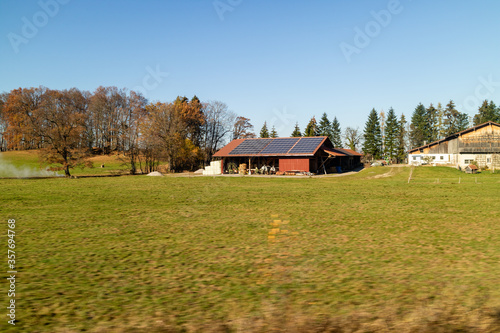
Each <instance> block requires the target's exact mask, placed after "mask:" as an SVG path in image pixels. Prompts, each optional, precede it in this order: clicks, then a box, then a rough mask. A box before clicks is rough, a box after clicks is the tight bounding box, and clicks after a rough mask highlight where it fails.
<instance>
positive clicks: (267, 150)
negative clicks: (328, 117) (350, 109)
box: [213, 136, 362, 157]
mask: <svg viewBox="0 0 500 333" xmlns="http://www.w3.org/2000/svg"><path fill="white" fill-rule="evenodd" d="M319 149H322V150H323V151H325V152H326V153H328V154H330V155H332V156H362V155H361V154H360V153H357V152H355V151H354V150H351V149H342V148H333V144H332V143H331V141H330V139H328V137H327V136H314V137H298V138H297V137H292V138H249V139H236V140H233V141H231V142H230V143H229V144H228V145H226V146H225V147H223V148H222V149H220V150H219V151H218V152H217V153H215V154H214V155H213V156H214V157H244V156H314V155H315V154H316V153H317V152H318V150H319Z"/></svg>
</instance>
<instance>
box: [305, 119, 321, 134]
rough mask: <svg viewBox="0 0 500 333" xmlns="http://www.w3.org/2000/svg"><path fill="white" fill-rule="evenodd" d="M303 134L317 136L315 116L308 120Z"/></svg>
mask: <svg viewBox="0 0 500 333" xmlns="http://www.w3.org/2000/svg"><path fill="white" fill-rule="evenodd" d="M304 136H318V125H317V123H316V118H315V117H312V118H311V120H309V123H308V124H307V126H306V129H305V131H304Z"/></svg>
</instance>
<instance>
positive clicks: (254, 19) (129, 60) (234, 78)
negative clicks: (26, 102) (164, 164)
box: [0, 0, 500, 136]
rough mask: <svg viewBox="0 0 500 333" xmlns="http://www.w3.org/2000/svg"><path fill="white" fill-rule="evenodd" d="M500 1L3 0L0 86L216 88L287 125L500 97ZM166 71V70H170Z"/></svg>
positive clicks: (156, 94) (247, 112)
mask: <svg viewBox="0 0 500 333" xmlns="http://www.w3.org/2000/svg"><path fill="white" fill-rule="evenodd" d="M499 13H500V2H499V1H496V0H485V1H475V2H472V1H439V2H438V1H430V0H413V1H412V0H400V1H397V0H390V1H387V0H383V1H378V0H372V1H367V0H365V1H363V0H361V1H345V0H342V1H341V0H316V1H309V0H303V1H295V0H287V1H284V0H282V1H278V0H276V1H269V0H267V1H264V0H215V1H214V0H189V1H188V0H182V1H181V0H178V1H168V0H166V1H161V0H142V1H132V0H121V1H111V0H85V1H84V0H40V1H33V0H23V1H18V0H1V1H0V92H2V91H10V90H12V89H15V88H18V87H37V86H40V85H43V86H46V87H48V88H52V89H68V88H72V87H77V88H79V89H82V90H89V91H94V90H95V89H96V88H97V87H98V86H100V85H103V86H117V87H118V88H127V89H134V90H141V91H142V92H144V94H145V95H146V97H147V98H148V99H149V100H150V101H164V102H167V101H172V100H173V99H175V97H176V96H178V95H183V96H187V97H189V98H191V97H192V96H193V95H195V94H196V95H197V96H198V97H199V98H200V99H201V100H202V101H208V100H220V101H223V102H225V103H226V104H227V105H228V106H229V108H230V109H231V110H232V111H234V112H235V113H236V114H238V115H242V116H245V117H248V118H250V119H251V122H252V123H253V125H254V126H255V131H256V132H258V131H259V130H260V128H261V126H262V124H263V123H264V121H267V122H268V124H269V123H273V124H274V125H275V126H276V128H277V129H278V133H279V135H280V136H289V135H290V133H291V132H292V130H293V127H294V125H295V122H296V121H298V122H299V125H300V127H301V129H302V130H303V129H304V128H305V126H306V124H307V122H308V120H309V119H310V118H311V117H312V116H316V118H317V119H319V117H320V116H321V114H322V113H323V112H326V113H327V114H328V115H329V117H330V118H333V117H334V116H336V117H337V118H338V120H339V121H340V124H341V126H342V128H345V127H347V126H351V127H357V126H359V127H360V128H363V127H364V123H365V121H366V119H367V117H368V113H369V112H370V110H371V109H372V108H375V109H377V110H378V111H380V110H382V109H383V110H385V111H387V110H388V109H389V108H390V107H391V106H392V107H393V108H394V110H395V111H396V113H397V114H398V115H400V114H402V113H404V114H405V115H406V116H407V119H408V118H409V117H410V116H411V113H412V112H413V110H414V109H415V107H416V106H417V104H418V103H420V102H421V103H423V104H424V105H425V106H428V105H429V104H430V103H434V104H437V103H438V102H441V103H443V104H446V103H447V102H448V101H449V100H450V99H453V100H454V101H455V103H456V104H457V105H458V109H459V111H462V112H467V113H469V114H470V115H473V114H475V113H476V111H477V103H478V102H479V101H480V100H484V99H489V100H493V101H495V102H496V103H497V104H500V66H499V63H500V40H499V39H500V35H499V32H500V20H499ZM167 73H168V74H167Z"/></svg>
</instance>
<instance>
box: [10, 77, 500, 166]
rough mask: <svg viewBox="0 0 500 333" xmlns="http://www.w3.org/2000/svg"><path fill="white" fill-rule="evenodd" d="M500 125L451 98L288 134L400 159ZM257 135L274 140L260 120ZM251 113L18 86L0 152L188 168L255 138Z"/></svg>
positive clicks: (193, 102) (56, 160) (324, 120)
mask: <svg viewBox="0 0 500 333" xmlns="http://www.w3.org/2000/svg"><path fill="white" fill-rule="evenodd" d="M487 121H494V122H500V108H498V107H497V106H496V105H495V103H493V101H488V100H485V101H484V102H483V103H482V105H481V106H480V107H479V109H478V113H477V114H476V115H475V116H474V117H469V116H468V115H467V114H465V113H461V112H459V111H458V110H457V109H456V106H455V104H454V102H453V101H450V102H449V103H448V104H447V105H446V106H445V107H444V108H443V107H442V106H441V103H438V104H437V106H436V107H434V105H433V104H431V105H429V107H427V108H426V107H425V106H424V105H422V104H421V103H420V104H419V105H417V107H416V108H415V110H414V111H413V114H412V117H411V121H410V123H407V121H406V118H405V115H404V114H402V115H401V116H400V117H399V118H398V116H397V115H396V114H395V112H394V110H393V109H392V108H390V109H389V111H388V112H387V115H386V114H385V112H384V111H381V112H377V111H376V110H375V109H372V110H371V112H370V113H369V115H368V119H367V121H366V123H365V127H364V130H363V131H361V130H360V129H359V128H354V127H346V128H345V129H344V131H342V128H341V126H340V123H339V121H338V120H337V117H334V118H333V119H332V120H330V119H329V118H328V115H327V114H326V113H323V115H322V117H321V119H320V121H319V122H317V121H316V118H315V117H312V118H311V119H310V121H309V122H308V124H307V125H306V127H305V129H304V132H303V133H302V132H301V130H300V128H299V124H298V123H296V124H295V128H294V130H293V132H292V133H291V134H290V136H291V137H302V136H305V137H311V136H328V137H329V138H330V140H331V141H332V143H333V145H334V146H335V147H338V148H343V147H346V148H350V149H353V150H355V151H358V150H360V149H362V151H363V153H364V155H365V157H367V159H378V158H386V159H389V160H392V161H394V162H403V161H404V160H405V158H406V152H407V151H408V150H409V149H411V148H414V147H419V146H422V145H424V144H425V143H430V142H432V141H436V140H439V139H441V138H444V137H446V136H449V135H451V134H453V133H456V132H459V131H462V130H464V129H466V128H468V127H470V126H472V125H478V124H481V123H484V122H487ZM259 134H260V137H261V138H268V137H272V138H275V137H278V133H277V131H276V129H275V127H274V126H273V127H272V128H271V129H270V130H269V129H268V127H267V122H264V125H263V126H262V128H261V130H260V133H259ZM255 137H256V134H255V133H254V132H253V125H252V124H251V122H250V119H249V118H246V117H243V116H237V115H236V114H235V113H234V112H232V111H230V110H229V109H228V107H227V105H226V104H225V103H223V102H220V101H208V102H202V101H200V100H199V99H198V97H196V96H193V97H192V98H191V99H188V98H187V97H182V96H178V97H177V98H176V99H175V100H174V101H172V102H156V103H151V102H149V101H148V100H147V99H146V98H144V97H143V96H142V95H141V94H140V93H137V92H134V91H127V90H125V89H118V88H116V87H102V86H101V87H99V88H97V89H96V90H95V91H94V92H93V93H90V92H88V91H81V90H79V89H77V88H72V89H68V90H52V89H48V88H45V87H38V88H19V89H14V90H12V91H10V92H8V93H2V94H0V150H9V149H11V150H12V149H17V150H21V149H39V150H40V152H41V158H42V161H43V162H45V163H47V164H60V165H62V169H63V170H64V171H65V174H66V175H68V176H69V175H70V169H71V168H74V167H76V166H85V165H88V162H87V158H88V157H89V156H91V155H92V154H108V153H111V152H117V153H120V155H121V156H122V157H123V159H124V160H125V161H126V162H127V164H128V165H129V167H130V172H131V173H136V172H137V171H138V170H141V171H142V172H150V171H153V170H156V169H157V167H158V165H159V163H160V161H164V162H166V163H167V165H168V169H169V170H171V171H180V170H194V169H196V168H199V167H203V166H204V165H206V164H207V163H208V162H210V160H211V158H212V155H213V154H214V153H215V152H216V151H217V150H218V149H220V148H221V147H222V146H223V145H224V144H226V143H227V141H228V140H231V139H240V138H255Z"/></svg>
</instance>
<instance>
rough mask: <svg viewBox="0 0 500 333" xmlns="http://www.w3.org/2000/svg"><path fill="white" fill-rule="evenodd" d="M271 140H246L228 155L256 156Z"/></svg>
mask: <svg viewBox="0 0 500 333" xmlns="http://www.w3.org/2000/svg"><path fill="white" fill-rule="evenodd" d="M271 141H273V139H246V140H245V141H243V142H242V143H240V144H239V145H238V147H236V148H234V149H233V150H232V151H231V152H230V153H229V155H256V154H258V153H259V152H260V151H261V150H262V149H264V148H265V147H266V146H267V145H268V144H269V142H271Z"/></svg>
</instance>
